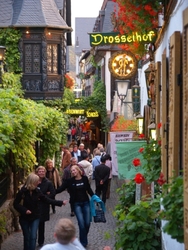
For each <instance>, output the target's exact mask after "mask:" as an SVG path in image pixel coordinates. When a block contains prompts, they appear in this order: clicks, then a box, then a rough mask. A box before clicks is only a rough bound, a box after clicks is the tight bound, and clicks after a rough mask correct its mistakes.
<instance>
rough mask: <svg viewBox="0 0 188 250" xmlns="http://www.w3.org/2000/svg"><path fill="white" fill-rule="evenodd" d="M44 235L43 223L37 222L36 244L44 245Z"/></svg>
mask: <svg viewBox="0 0 188 250" xmlns="http://www.w3.org/2000/svg"><path fill="white" fill-rule="evenodd" d="M44 234H45V221H40V222H39V227H38V244H39V245H43V244H44V239H45V237H44Z"/></svg>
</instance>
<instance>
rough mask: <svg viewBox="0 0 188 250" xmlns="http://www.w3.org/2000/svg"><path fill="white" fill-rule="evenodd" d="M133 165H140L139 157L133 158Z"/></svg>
mask: <svg viewBox="0 0 188 250" xmlns="http://www.w3.org/2000/svg"><path fill="white" fill-rule="evenodd" d="M133 165H134V166H135V167H138V166H140V165H141V162H140V159H139V158H134V160H133Z"/></svg>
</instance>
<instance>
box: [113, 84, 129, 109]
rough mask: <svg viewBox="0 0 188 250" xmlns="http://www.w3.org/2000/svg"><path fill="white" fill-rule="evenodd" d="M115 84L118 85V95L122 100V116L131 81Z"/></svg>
mask: <svg viewBox="0 0 188 250" xmlns="http://www.w3.org/2000/svg"><path fill="white" fill-rule="evenodd" d="M115 82H116V85H117V95H118V97H119V99H120V100H121V114H122V106H123V103H124V100H125V98H126V96H127V91H128V88H129V84H130V80H115Z"/></svg>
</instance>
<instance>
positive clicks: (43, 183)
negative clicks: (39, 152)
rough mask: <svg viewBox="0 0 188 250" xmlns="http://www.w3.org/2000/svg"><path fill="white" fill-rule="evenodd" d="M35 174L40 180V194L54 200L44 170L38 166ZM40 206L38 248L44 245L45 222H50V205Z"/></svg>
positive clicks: (53, 193)
mask: <svg viewBox="0 0 188 250" xmlns="http://www.w3.org/2000/svg"><path fill="white" fill-rule="evenodd" d="M36 174H37V175H38V176H39V178H40V183H39V185H38V187H39V188H40V190H41V192H42V193H43V194H44V195H46V196H47V197H48V198H51V199H54V198H55V189H54V187H53V184H52V182H51V181H49V180H48V179H47V178H46V177H45V175H46V169H45V167H43V166H39V167H38V168H37V169H36ZM40 203H41V204H40V206H41V211H42V213H41V217H40V223H39V228H38V244H39V246H40V247H41V246H43V244H44V239H45V238H44V235H45V221H48V220H50V215H49V213H50V205H49V204H47V203H44V202H42V201H41V202H40Z"/></svg>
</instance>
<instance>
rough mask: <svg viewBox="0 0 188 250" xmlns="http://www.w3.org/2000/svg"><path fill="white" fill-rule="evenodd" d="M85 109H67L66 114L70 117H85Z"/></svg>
mask: <svg viewBox="0 0 188 250" xmlns="http://www.w3.org/2000/svg"><path fill="white" fill-rule="evenodd" d="M84 112H85V111H84V109H67V111H66V113H67V114H69V115H84Z"/></svg>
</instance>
